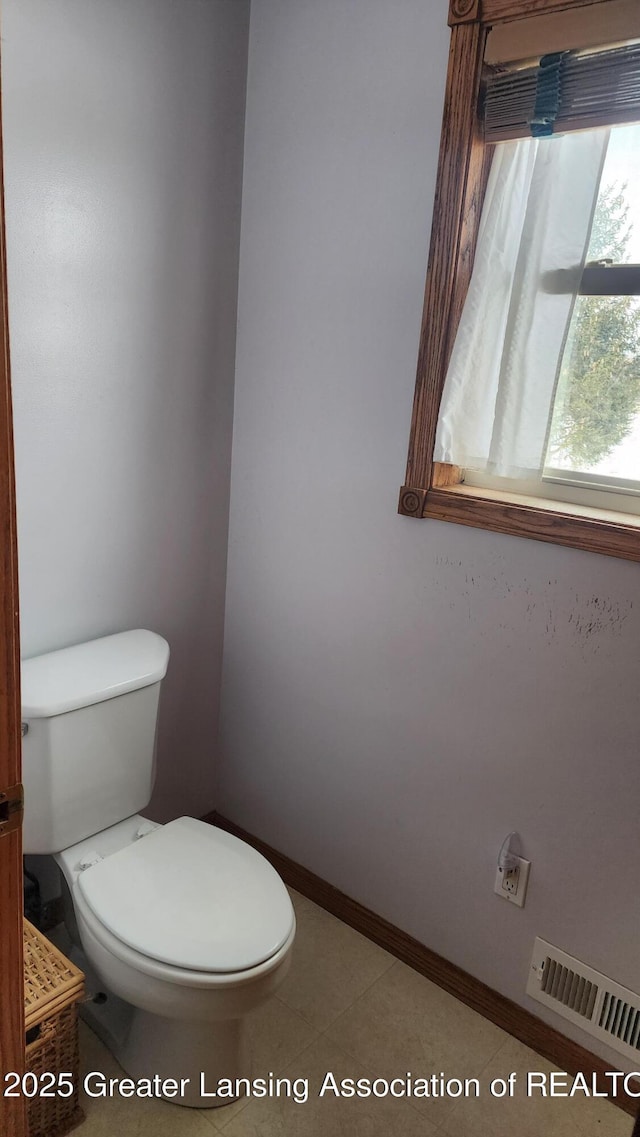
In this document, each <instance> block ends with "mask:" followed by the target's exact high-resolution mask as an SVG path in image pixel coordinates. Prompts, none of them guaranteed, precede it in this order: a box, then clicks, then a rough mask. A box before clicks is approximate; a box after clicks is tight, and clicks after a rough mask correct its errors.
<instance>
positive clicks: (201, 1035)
mask: <svg viewBox="0 0 640 1137" xmlns="http://www.w3.org/2000/svg"><path fill="white" fill-rule="evenodd" d="M242 1027H243V1024H242V1020H241V1019H229V1020H222V1021H221V1022H211V1023H193V1022H181V1021H180V1020H179V1019H163V1018H160V1016H159V1015H152V1014H150V1012H149V1011H135V1012H134V1015H133V1018H132V1022H131V1029H130V1031H129V1034H128V1037H127V1040H126V1042H125V1043H124V1045H123V1046H122V1047H121V1048H119V1049H118V1050H117V1051H115V1057H116V1058H117V1059H118V1061H119V1062H120V1065H121V1066H122V1067H123V1069H124V1070H126V1071H127V1073H128V1074H130V1075H131V1076H132V1077H133V1078H136V1079H138V1078H155V1077H159V1078H160V1080H161V1081H165V1080H166V1079H173V1080H174V1081H177V1082H178V1083H180V1091H179V1096H178V1097H169V1096H167V1101H172V1102H173V1103H174V1104H175V1105H187V1106H192V1107H196V1108H198V1109H213V1108H215V1107H217V1106H222V1105H229V1104H230V1102H232V1101H235V1100H236V1097H237V1094H235V1093H233V1094H229V1095H227V1094H226V1093H225V1089H226V1088H229V1089H231V1088H232V1087H234V1086H235V1085H236V1082H237V1080H238V1079H239V1078H242V1077H246V1076H247V1070H246V1067H245V1065H244V1061H243V1060H244V1045H243V1036H244V1031H243V1029H242ZM227 1080H228V1082H229V1083H230V1085H229V1086H227V1085H226V1084H225V1083H226V1082H227ZM218 1089H220V1091H221V1096H218Z"/></svg>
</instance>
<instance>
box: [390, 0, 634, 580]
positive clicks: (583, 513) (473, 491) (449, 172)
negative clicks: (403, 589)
mask: <svg viewBox="0 0 640 1137" xmlns="http://www.w3.org/2000/svg"><path fill="white" fill-rule="evenodd" d="M612 2H614V0H450V8H449V24H450V26H451V46H450V50H449V63H448V69H447V80H446V88H445V102H444V113H443V119H442V134H441V138H440V153H439V159H438V172H437V180H436V191H435V201H434V213H433V217H434V221H433V225H432V230H431V243H430V248H429V260H428V264H427V279H426V286H425V297H424V308H423V317H422V328H421V334H420V348H419V353H418V367H417V376H416V388H415V396H414V404H413V414H412V420H411V432H410V438H409V453H408V458H407V469H406V475H405V483H404V485H403V486H402V487H401V489H400V499H399V505H398V512H399V513H400V514H402V515H403V516H406V517H414V518H420V519H422V518H433V519H437V520H439V521H449V522H453V523H456V524H462V525H471V526H473V527H475V528H481V529H489V530H492V531H494V532H498V533H508V534H511V535H513V536H519V537H530V538H534V539H536V540H540V541H547V542H550V543H553V544H560V545H567V546H571V547H573V548H579V549H587V550H590V551H592V552H598V553H605V554H607V555H609V556H614V557H622V558H624V559H627V560H635V561H640V518H638V519H636V518H635V517H634V516H633V515H630V514H626V513H619V514H618V513H614V512H612V511H604V510H598V509H595V508H593V509H591V508H587V507H578V506H573V505H570V504H567V503H563V502H559V503H556V502H550V501H549V500H547V499H546V498H531V497H526V496H524V495H522V496H521V497H520V495H518V496H517V497H516V495H505V494H500V493H497V492H496V493H494V492H493V491H490V490H484V489H483V490H478V489H477V488H475V487H472V486H465V485H464V483H462V482H461V477H462V471H461V470H460V469H459V468H458V467H456V466H448V465H446V464H444V463H440V462H434V461H433V451H434V445H435V435H436V425H437V419H438V412H439V408H440V400H441V397H442V389H443V386H444V380H445V376H446V371H447V365H448V361H449V355H450V353H451V349H452V346H453V340H454V337H455V333H456V330H457V327H458V322H459V319H460V314H461V312H462V306H463V304H464V299H465V296H466V293H467V289H468V286H469V280H470V278H471V271H472V268H473V258H474V253H475V246H476V240H477V236H478V229H479V224H480V214H481V209H482V202H483V199H484V192H485V189H486V184H487V178H488V173H489V164H490V158H491V154H492V146H491V144H486V143H485V142H484V139H483V137H482V128H481V124H480V121H479V119H478V115H477V106H478V96H479V89H480V79H481V73H482V62H483V55H484V47H485V41H486V37H487V35H488V33H489V31H490V29H491V27H494V26H495V25H496V24H498V23H502V22H506V21H509V20H516V19H518V18H521V19H524V18H525V17H526V18H527V19H528V20H531V19H532V18H535V16H536V15H539V16H548V15H549V14H551V13H553V12H560V11H567V10H568V9H584V8H591V9H592V10H593V9H595V8H596V7H597V8H601V7H602V5H604V4H607V3H612ZM534 5H535V13H532V7H533V6H534ZM584 15H586V13H580V18H581V19H582V18H583V17H584Z"/></svg>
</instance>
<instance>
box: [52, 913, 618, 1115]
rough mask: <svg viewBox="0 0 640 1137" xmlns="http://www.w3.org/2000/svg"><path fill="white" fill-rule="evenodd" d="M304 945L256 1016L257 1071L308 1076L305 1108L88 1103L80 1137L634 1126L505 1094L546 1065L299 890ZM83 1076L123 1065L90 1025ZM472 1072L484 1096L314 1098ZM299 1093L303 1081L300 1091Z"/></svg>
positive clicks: (564, 1103) (270, 1103)
mask: <svg viewBox="0 0 640 1137" xmlns="http://www.w3.org/2000/svg"><path fill="white" fill-rule="evenodd" d="M292 895H293V899H294V903H295V906H296V913H297V918H298V937H297V943H296V951H295V956H294V962H293V965H292V969H291V972H290V974H289V976H288V977H287V979H286V980H285V983H284V984H283V986H282V988H281V989H280V991H279V992H278V996H277V998H275V999H273V1000H272V1001H271V1002H270V1003H269V1004H268V1005H267V1006H266V1007H265V1008H263V1009H262V1010H261V1011H259V1012H258V1013H257V1014H256V1015H255V1016H253V1021H252V1022H251V1033H250V1037H251V1048H252V1052H253V1067H254V1068H253V1074H254V1076H257V1075H258V1074H259V1073H262V1074H268V1073H269V1071H273V1073H274V1074H275V1075H276V1076H277V1077H288V1078H289V1079H291V1081H293V1080H294V1079H308V1084H309V1096H308V1099H307V1101H306V1102H300V1103H296V1102H295V1101H294V1100H292V1099H291V1098H290V1097H289V1098H282V1097H281V1098H277V1097H274V1098H265V1099H258V1098H253V1099H250V1100H248V1099H241V1100H239V1101H237V1102H234V1103H233V1104H231V1105H229V1106H223V1107H222V1108H219V1109H210V1110H194V1109H185V1108H183V1107H180V1106H175V1105H170V1104H168V1103H165V1102H162V1101H153V1100H152V1101H149V1100H142V1099H136V1100H135V1101H133V1102H131V1101H126V1100H122V1099H118V1098H112V1099H106V1100H105V1099H88V1098H86V1097H84V1096H83V1108H84V1109H85V1111H86V1115H87V1119H86V1121H85V1122H84V1123H83V1124H82V1125H81V1126H80V1127H79V1128H78V1129H76V1130H75V1133H76V1134H77V1137H146V1135H149V1137H152V1135H153V1137H215V1134H219V1133H224V1134H225V1137H343V1135H344V1137H347V1135H348V1137H396V1135H397V1137H432V1135H434V1134H440V1135H441V1137H598V1135H600V1137H605V1135H606V1137H629V1134H630V1132H631V1128H632V1121H631V1119H630V1118H629V1117H628V1116H627V1115H626V1114H624V1113H622V1111H621V1110H619V1109H617V1108H616V1107H615V1106H612V1105H610V1104H609V1103H608V1102H602V1101H601V1100H593V1099H585V1098H577V1097H576V1098H573V1099H562V1098H555V1099H549V1098H546V1099H545V1098H535V1099H534V1098H529V1099H526V1098H522V1097H521V1096H518V1094H517V1090H516V1096H515V1097H514V1098H512V1099H498V1098H495V1097H492V1096H491V1095H490V1093H489V1092H488V1086H489V1084H490V1083H491V1081H492V1079H494V1078H500V1077H507V1076H508V1074H509V1073H511V1072H512V1071H515V1072H516V1074H517V1077H516V1087H518V1084H519V1083H522V1081H523V1080H524V1079H525V1078H526V1072H527V1071H528V1070H536V1071H546V1072H548V1071H550V1070H551V1069H552V1067H551V1066H550V1065H549V1063H547V1062H546V1061H545V1060H544V1059H542V1058H540V1057H539V1056H538V1055H537V1054H535V1052H534V1051H532V1050H529V1049H527V1047H526V1046H523V1045H522V1044H521V1043H519V1042H516V1041H515V1040H514V1039H513V1038H511V1037H510V1036H509V1035H508V1034H505V1033H504V1031H502V1030H500V1029H499V1027H496V1026H494V1025H493V1023H490V1022H487V1021H486V1020H485V1019H483V1018H482V1017H481V1016H480V1015H478V1014H476V1013H475V1011H472V1010H470V1009H469V1008H468V1007H466V1006H464V1005H463V1004H462V1003H459V1002H458V1001H457V1000H456V999H454V998H453V997H452V996H451V995H448V994H446V993H445V992H444V991H442V990H440V988H439V987H436V986H434V984H433V983H430V982H429V980H428V979H424V978H423V977H422V976H420V975H418V974H417V973H416V972H414V971H412V970H411V968H409V967H406V966H405V965H404V964H403V963H400V962H398V961H397V960H396V959H394V958H393V956H391V955H388V954H387V952H385V951H383V950H382V949H381V948H379V947H377V946H376V945H375V944H372V943H370V942H369V940H367V939H365V938H364V937H363V936H361V935H359V933H358V932H354V931H353V930H352V929H351V928H349V927H347V926H346V925H345V924H342V923H341V922H340V921H339V920H336V919H335V917H333V916H330V915H329V914H328V913H327V912H324V911H323V910H322V909H321V908H318V907H317V906H316V905H315V904H312V903H311V901H310V900H307V899H305V898H304V897H302V896H298V895H296V894H292ZM81 1049H82V1066H83V1070H84V1071H86V1070H99V1071H102V1072H103V1073H104V1074H106V1075H107V1076H109V1077H117V1076H118V1075H119V1074H121V1071H120V1068H119V1067H118V1066H117V1064H116V1063H115V1061H114V1059H113V1058H112V1057H111V1055H110V1054H109V1053H108V1051H106V1050H105V1049H104V1047H103V1046H102V1045H101V1043H100V1042H99V1041H98V1040H97V1039H96V1037H95V1036H94V1035H93V1034H92V1032H91V1031H89V1030H88V1029H87V1028H86V1027H85V1026H82V1028H81ZM442 1070H444V1071H446V1074H447V1076H448V1077H455V1076H458V1077H461V1078H477V1079H478V1080H479V1083H480V1096H479V1097H478V1098H471V1097H468V1098H464V1099H458V1100H456V1099H453V1098H446V1097H442V1098H439V1097H435V1096H434V1097H430V1098H391V1097H384V1098H360V1099H353V1098H342V1097H340V1098H338V1097H336V1096H335V1095H334V1094H332V1093H331V1092H330V1091H328V1092H327V1094H325V1096H323V1097H322V1098H319V1097H318V1090H319V1088H320V1086H321V1085H322V1081H323V1079H324V1078H325V1075H326V1074H327V1072H329V1071H330V1072H332V1073H333V1074H334V1076H335V1079H336V1082H339V1080H340V1079H341V1078H369V1079H373V1078H375V1077H378V1078H389V1077H390V1076H394V1077H398V1076H404V1075H405V1074H406V1072H407V1071H411V1072H412V1073H413V1074H414V1076H416V1077H424V1076H425V1073H427V1074H432V1073H437V1074H440V1071H442ZM301 1085H302V1086H303V1085H304V1082H302V1083H301Z"/></svg>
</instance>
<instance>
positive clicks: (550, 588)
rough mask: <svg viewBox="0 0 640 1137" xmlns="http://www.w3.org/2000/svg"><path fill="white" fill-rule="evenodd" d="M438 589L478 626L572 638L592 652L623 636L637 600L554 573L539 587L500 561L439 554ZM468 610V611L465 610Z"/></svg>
mask: <svg viewBox="0 0 640 1137" xmlns="http://www.w3.org/2000/svg"><path fill="white" fill-rule="evenodd" d="M435 565H436V569H437V570H439V571H438V574H437V577H436V580H435V582H434V583H435V587H436V590H437V591H438V592H439V593H441V594H442V596H443V600H444V601H445V602H446V604H447V606H448V608H449V610H450V611H455V610H457V609H462V613H463V615H466V618H467V620H468V621H469V623H471V624H472V625H479V626H481V627H482V628H484V629H486V630H487V631H489V630H490V629H491V630H493V631H494V632H495V631H496V630H497V631H499V632H503V633H512V634H514V635H517V636H518V637H519V638H520V640H521V641H522V638H523V637H532V638H537V637H538V636H540V635H542V636H543V637H544V639H545V641H546V642H547V643H549V644H552V643H555V642H556V641H557V640H558V639H561V640H564V641H566V640H567V638H569V639H570V640H571V641H572V642H573V643H574V645H575V646H579V647H580V648H582V649H583V650H584V651H588V652H589V653H590V654H594V653H596V652H600V651H601V650H602V649H603V647H604V646H605V645H606V644H607V643H608V642H609V641H610V640H613V639H616V638H618V637H619V636H620V635H622V631H623V628H624V626H625V624H626V623H627V621H628V620H629V618H630V617H631V614H632V611H633V601H632V600H625V601H620V600H616V599H613V598H610V597H606V596H602V595H593V593H591V592H589V593H587V592H586V591H585V592H581V591H580V590H578V589H568V588H567V585H566V583H565V582H563V581H559V580H558V579H556V578H550V579H548V580H547V582H546V584H544V585H543V586H542V587H541V586H540V585H538V586H536V587H534V585H533V584H532V583H531V581H530V580H528V579H527V577H521V578H520V579H517V580H516V579H515V578H514V577H513V576H512V575H509V576H507V574H506V572H505V571H504V570H503V569H501V568H500V567H499V566H498V565H497V564H493V565H491V566H490V567H489V566H488V567H487V570H486V571H481V570H479V569H478V567H477V565H476V566H474V568H473V570H471V569H470V568H469V567H468V566H466V565H465V564H464V563H463V562H462V561H461V560H455V559H453V558H450V557H446V556H440V555H438V556H437V557H436V558H435ZM465 610H466V611H465Z"/></svg>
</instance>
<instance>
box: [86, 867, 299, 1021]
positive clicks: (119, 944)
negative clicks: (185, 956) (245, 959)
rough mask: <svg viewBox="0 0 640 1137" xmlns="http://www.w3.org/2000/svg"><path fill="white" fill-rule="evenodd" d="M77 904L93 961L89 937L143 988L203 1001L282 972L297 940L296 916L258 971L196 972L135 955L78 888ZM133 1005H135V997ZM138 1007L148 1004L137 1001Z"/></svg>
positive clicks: (257, 968) (138, 954)
mask: <svg viewBox="0 0 640 1137" xmlns="http://www.w3.org/2000/svg"><path fill="white" fill-rule="evenodd" d="M73 900H74V907H75V912H76V918H77V920H78V927H79V929H80V934H81V938H82V942H83V946H84V947H85V950H86V951H87V954H88V956H89V958H93V957H94V953H93V952H92V951H91V950H90V946H88V945H87V943H86V942H85V937H86V934H87V933H88V934H89V937H90V938H91V939H93V940H94V941H95V943H96V944H98V945H100V948H101V949H102V950H104V951H106V952H107V953H108V955H109V956H111V957H112V958H113V959H114V960H115V961H118V963H119V965H121V966H124V967H125V968H127V969H129V970H130V971H131V972H132V973H133V972H135V973H137V974H138V976H139V978H140V980H141V981H142V982H143V986H144V985H146V983H147V981H149V982H152V983H154V984H158V983H160V984H163V985H164V984H168V985H171V986H174V987H176V988H183V989H184V988H192V989H193V992H194V994H195V993H196V992H198V991H199V992H201V993H202V996H203V997H204V995H205V994H206V993H207V992H215V991H218V992H220V993H222V992H223V991H225V990H228V991H231V990H232V989H234V988H235V989H241V988H244V987H247V988H251V987H252V986H254V985H255V982H256V980H260V979H263V978H264V979H266V978H267V977H268V976H269V975H270V973H272V972H276V971H278V969H280V968H281V966H282V964H283V963H284V962H285V961H286V959H287V957H288V956H289V953H290V951H291V948H292V946H293V942H294V940H295V933H296V924H295V916H294V920H293V927H292V929H291V932H290V934H289V936H288V937H287V939H286V941H285V943H284V944H283V945H282V947H281V948H280V950H279V951H277V952H276V954H275V955H273V956H271V957H270V958H269V959H266V960H264V962H263V963H260V964H258V965H257V966H256V967H251V968H249V969H248V970H246V971H239V972H230V971H228V972H216V971H209V972H204V971H193V970H191V969H188V968H184V967H171V966H169V964H166V963H162V962H160V961H159V960H157V959H152V958H151V957H150V956H147V955H142V954H141V953H140V952H137V951H134V949H133V948H130V947H129V946H128V945H127V944H125V943H124V942H123V941H122V940H119V939H118V938H117V937H116V936H114V935H113V933H112V932H110V931H109V930H108V928H106V927H105V926H104V925H103V924H102V923H101V922H100V920H98V918H97V917H96V916H95V915H94V914H93V912H92V911H91V909H90V908H89V906H88V904H87V903H86V901H85V900H84V899H83V896H82V894H81V892H80V890H79V888H78V887H77V885H76V887H75V888H74V897H73ZM95 963H96V966H97V967H98V969H100V966H99V962H98V961H97V960H96V961H95ZM139 990H142V988H139ZM131 1001H132V1002H134V999H133V997H132V996H131ZM135 1005H144V1004H143V1003H141V1002H140V1000H138V999H136V1000H135ZM150 1009H153V1008H150ZM181 1017H182V1016H181Z"/></svg>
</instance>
